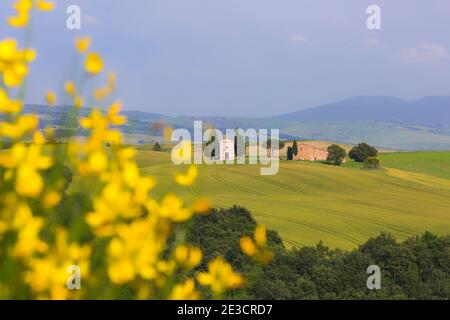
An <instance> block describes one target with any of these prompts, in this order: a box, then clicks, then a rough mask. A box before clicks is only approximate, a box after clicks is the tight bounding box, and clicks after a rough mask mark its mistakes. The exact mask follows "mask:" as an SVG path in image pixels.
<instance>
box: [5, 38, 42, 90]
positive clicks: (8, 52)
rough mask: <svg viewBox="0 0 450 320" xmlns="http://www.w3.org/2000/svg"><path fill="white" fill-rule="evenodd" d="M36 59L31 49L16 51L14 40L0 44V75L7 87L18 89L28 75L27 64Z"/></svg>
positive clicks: (9, 39)
mask: <svg viewBox="0 0 450 320" xmlns="http://www.w3.org/2000/svg"><path fill="white" fill-rule="evenodd" d="M35 58H36V52H35V51H34V50H31V49H23V50H21V49H18V48H17V42H16V40H15V39H11V38H8V39H5V40H3V41H1V42H0V74H3V82H4V83H5V85H6V86H7V87H18V86H20V85H21V84H22V83H23V80H24V78H25V77H26V76H27V75H28V64H29V63H31V62H32V61H33V60H34V59H35Z"/></svg>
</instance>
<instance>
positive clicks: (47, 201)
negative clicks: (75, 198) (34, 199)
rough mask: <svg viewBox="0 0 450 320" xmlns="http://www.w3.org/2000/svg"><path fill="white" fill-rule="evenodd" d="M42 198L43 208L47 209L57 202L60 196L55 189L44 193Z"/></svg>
mask: <svg viewBox="0 0 450 320" xmlns="http://www.w3.org/2000/svg"><path fill="white" fill-rule="evenodd" d="M42 200H43V201H42V204H43V206H44V208H46V209H49V208H53V207H54V206H56V205H57V204H58V203H59V201H60V200H61V196H60V194H59V193H58V192H56V191H50V192H47V193H46V194H45V195H44V198H43V199H42Z"/></svg>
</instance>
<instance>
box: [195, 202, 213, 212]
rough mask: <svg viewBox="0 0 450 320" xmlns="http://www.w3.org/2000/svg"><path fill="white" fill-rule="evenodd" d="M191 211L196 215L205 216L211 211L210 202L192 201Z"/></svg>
mask: <svg viewBox="0 0 450 320" xmlns="http://www.w3.org/2000/svg"><path fill="white" fill-rule="evenodd" d="M192 209H193V210H194V211H195V212H196V213H197V214H206V213H208V212H209V211H210V210H211V202H210V201H209V200H206V199H197V200H195V201H194V203H193V205H192Z"/></svg>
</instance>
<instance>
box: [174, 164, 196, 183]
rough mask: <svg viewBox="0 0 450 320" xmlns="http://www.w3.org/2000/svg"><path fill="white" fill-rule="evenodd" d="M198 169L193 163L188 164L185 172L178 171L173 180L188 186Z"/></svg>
mask: <svg viewBox="0 0 450 320" xmlns="http://www.w3.org/2000/svg"><path fill="white" fill-rule="evenodd" d="M197 174H198V170H197V167H196V166H194V165H190V166H189V168H188V171H187V173H186V174H181V173H178V174H177V175H176V176H175V181H176V182H177V183H178V184H179V185H181V186H190V185H192V184H193V183H194V181H195V179H196V178H197Z"/></svg>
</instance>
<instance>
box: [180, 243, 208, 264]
mask: <svg viewBox="0 0 450 320" xmlns="http://www.w3.org/2000/svg"><path fill="white" fill-rule="evenodd" d="M175 260H176V261H177V262H178V264H180V265H182V266H185V267H188V268H190V269H192V268H195V267H197V266H198V265H199V264H200V262H201V261H202V251H201V250H200V248H197V247H193V246H186V245H179V246H177V247H176V249H175Z"/></svg>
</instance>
